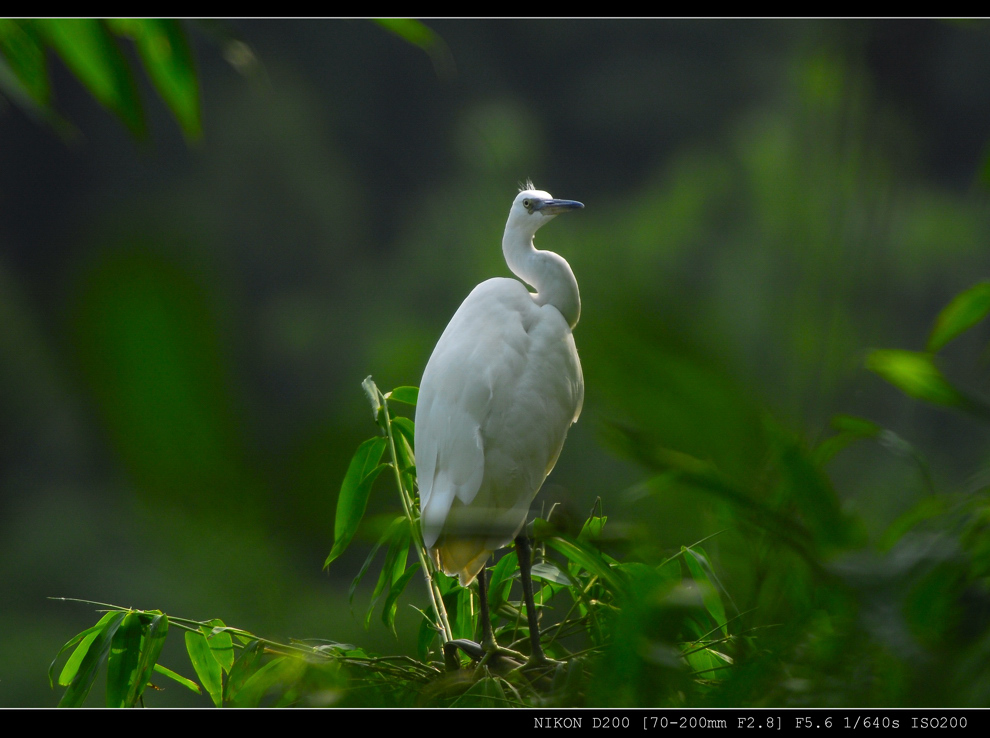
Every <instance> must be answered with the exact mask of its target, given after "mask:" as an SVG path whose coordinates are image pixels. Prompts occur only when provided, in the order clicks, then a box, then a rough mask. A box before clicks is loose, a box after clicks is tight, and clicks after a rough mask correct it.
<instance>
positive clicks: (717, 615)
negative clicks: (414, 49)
mask: <svg viewBox="0 0 990 738" xmlns="http://www.w3.org/2000/svg"><path fill="white" fill-rule="evenodd" d="M681 552H682V553H683V554H684V563H685V564H687V568H688V571H689V572H691V578H692V579H694V581H695V582H697V584H698V586H699V588H700V589H701V601H702V602H703V603H705V609H706V610H708V614H709V615H711V616H712V620H713V621H714V623H715V625H716V626H717V627H718V628H719V630H721V631H722V635H728V634H729V630H728V628H727V626H726V623H727V621H726V617H725V607H724V606H723V605H722V598H721V597H719V595H718V589H717V588H716V587H715V582H713V581H712V578H710V577H709V576H708V573H709V572H710V571H711V564H709V563H708V557H707V556H705V554H704V552H703V551H701V550H696V549H693V548H687V547H684V546H682V547H681Z"/></svg>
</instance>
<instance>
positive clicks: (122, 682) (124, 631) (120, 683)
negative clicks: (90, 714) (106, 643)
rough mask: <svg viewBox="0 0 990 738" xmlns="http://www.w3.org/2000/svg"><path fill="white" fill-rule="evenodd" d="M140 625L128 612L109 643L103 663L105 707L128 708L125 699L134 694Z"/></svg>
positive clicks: (130, 704)
mask: <svg viewBox="0 0 990 738" xmlns="http://www.w3.org/2000/svg"><path fill="white" fill-rule="evenodd" d="M143 634H144V623H142V622H141V617H140V615H138V613H136V612H129V613H127V614H126V615H125V616H124V620H123V622H121V624H120V627H119V628H117V632H116V633H114V634H113V638H112V639H111V641H110V656H109V658H108V659H107V707H132V706H133V703H129V702H128V701H127V699H128V696H129V695H131V694H134V692H135V686H134V685H135V682H136V681H137V679H138V676H139V674H138V665H139V661H140V657H141V639H142V636H143Z"/></svg>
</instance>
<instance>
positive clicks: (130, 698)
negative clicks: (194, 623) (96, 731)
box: [127, 610, 168, 705]
mask: <svg viewBox="0 0 990 738" xmlns="http://www.w3.org/2000/svg"><path fill="white" fill-rule="evenodd" d="M144 615H145V616H148V615H151V616H152V617H151V621H150V622H149V623H148V625H147V627H146V628H145V630H144V635H143V638H142V643H141V656H140V659H139V660H138V666H137V678H136V679H135V680H134V681H133V683H132V684H131V689H130V691H129V692H128V694H127V704H129V705H135V704H137V702H138V700H139V699H140V698H141V695H142V694H144V690H145V687H147V686H148V682H149V681H150V680H151V672H152V671H153V670H154V668H155V667H156V666H157V665H158V657H159V656H161V653H162V648H163V647H164V646H165V638H166V637H167V636H168V616H166V615H165V614H163V613H162V612H160V611H157V610H155V611H152V612H150V613H145V614H144Z"/></svg>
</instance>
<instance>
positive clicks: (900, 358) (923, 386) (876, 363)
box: [866, 349, 964, 407]
mask: <svg viewBox="0 0 990 738" xmlns="http://www.w3.org/2000/svg"><path fill="white" fill-rule="evenodd" d="M866 368H867V369H869V370H870V371H872V372H875V373H877V374H879V375H880V376H881V377H883V378H884V379H886V380H887V381H888V382H890V383H891V384H893V385H894V386H895V387H897V388H898V389H900V390H901V391H903V392H905V393H906V394H908V395H910V396H911V397H914V398H916V399H919V400H925V401H926V402H931V403H934V404H936V405H947V406H949V407H960V406H962V405H963V404H964V398H963V396H962V395H961V394H960V393H959V391H958V390H957V389H956V388H955V387H953V386H952V385H951V384H949V382H948V380H946V379H945V377H943V376H942V372H940V371H939V370H938V368H937V367H936V366H935V364H934V363H933V362H932V357H931V356H930V355H929V354H919V353H915V352H913V351H900V350H896V349H877V350H875V351H871V352H870V354H869V356H867V358H866Z"/></svg>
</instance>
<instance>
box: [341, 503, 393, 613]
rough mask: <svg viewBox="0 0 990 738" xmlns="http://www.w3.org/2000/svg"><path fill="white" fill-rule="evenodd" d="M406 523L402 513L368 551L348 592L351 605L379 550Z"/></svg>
mask: <svg viewBox="0 0 990 738" xmlns="http://www.w3.org/2000/svg"><path fill="white" fill-rule="evenodd" d="M405 523H406V519H405V517H404V516H402V515H399V516H397V517H395V518H393V520H392V522H391V523H389V525H388V527H387V528H386V529H385V531H384V532H383V533H382V534H381V536H379V538H378V540H377V541H376V542H375V545H374V546H372V547H371V551H370V552H369V553H368V557H367V558H366V559H365V560H364V564H362V565H361V569H360V570H359V571H358V573H357V576H356V577H354V579H352V580H351V586H350V588H349V590H348V593H347V601H348V602H349V603H350V604H351V606H353V605H354V595H355V594H356V593H357V588H358V585H359V584H360V583H361V580H362V579H364V575H365V574H367V573H368V569H370V568H371V563H372V562H373V561H374V560H375V556H376V555H377V554H378V550H379V549H380V548H381V547H382V546H384V545H385V544H386V543H388V542H389V541H391V540H392V537H393V536H394V535H395V531H396V530H397V529H398V528H399V527H400V526H402V525H403V524H405Z"/></svg>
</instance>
